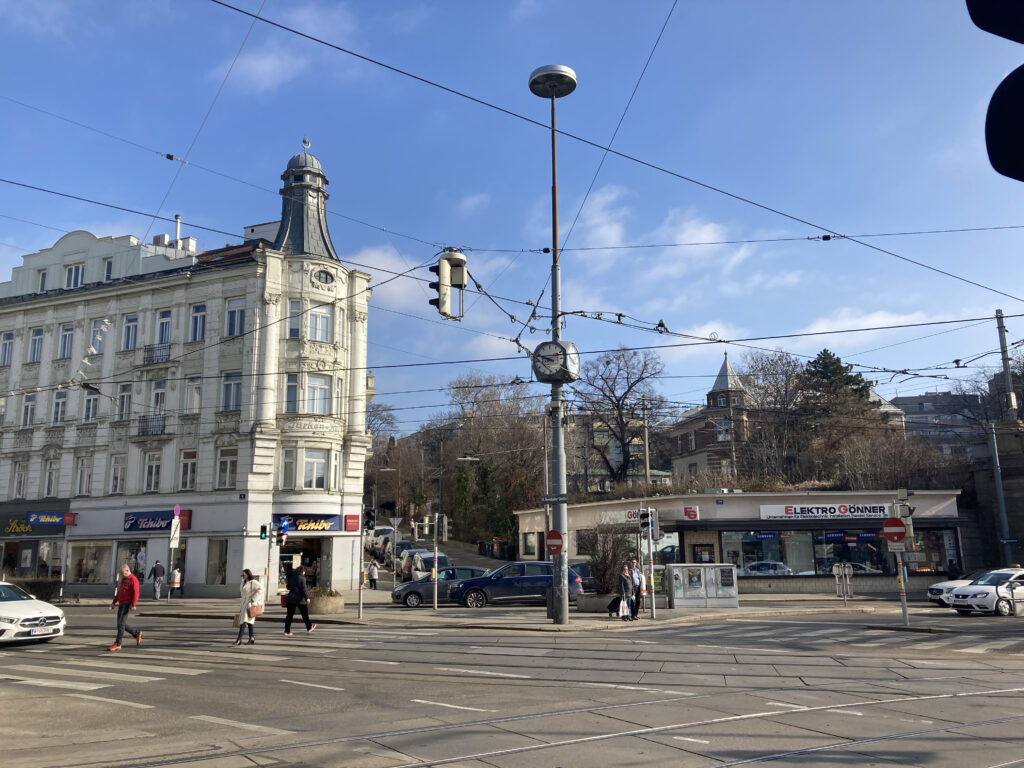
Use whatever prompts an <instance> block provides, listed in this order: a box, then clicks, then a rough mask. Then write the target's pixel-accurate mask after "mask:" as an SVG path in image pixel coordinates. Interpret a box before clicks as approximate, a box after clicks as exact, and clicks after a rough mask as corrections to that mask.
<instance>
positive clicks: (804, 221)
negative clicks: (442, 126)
mask: <svg viewBox="0 0 1024 768" xmlns="http://www.w3.org/2000/svg"><path fill="white" fill-rule="evenodd" d="M210 2H212V3H215V4H216V5H220V6H222V7H224V8H227V9H229V10H232V11H235V12H236V13H240V14H242V15H244V16H249V17H250V18H253V19H257V20H258V21H261V22H263V23H264V24H267V25H269V26H272V27H276V28H277V29H280V30H282V31H284V32H288V33H290V34H293V35H297V36H298V37H302V38H304V39H306V40H309V41H311V42H314V43H317V44H318V45H323V46H326V47H328V48H331V49H333V50H335V51H338V52H339V53H343V54H345V55H347V56H352V57H353V58H356V59H359V60H360V61H364V62H366V63H368V64H373V65H375V66H378V67H381V68H382V69H386V70H388V71H390V72H394V73H395V74H398V75H402V76H403V77H408V78H410V79H412V80H415V81H417V82H419V83H422V84H424V85H428V86H430V87H431V88H437V89H438V90H441V91H443V92H445V93H448V94H450V95H452V96H457V97H459V98H462V99H466V100H467V101H470V102H473V103H474V104H478V105H480V106H483V107H487V108H488V109H492V110H495V111H497V112H500V113H501V114H504V115H507V116H509V117H514V118H516V119H517V120H521V121H523V122H526V123H529V124H531V125H534V126H536V127H538V128H543V129H544V130H551V127H550V126H547V125H544V123H542V122H540V121H539V120H535V119H533V118H531V117H527V116H526V115H521V114H519V113H518V112H515V111H513V110H511V109H507V108H505V107H501V106H498V105H497V104H494V103H493V102H489V101H486V100H485V99H481V98H478V97H476V96H471V95H469V94H468V93H465V92H464V91H459V90H456V89H455V88H450V87H448V86H446V85H442V84H441V83H438V82H437V81H435V80H430V79H429V78H426V77H423V76H421V75H417V74H414V73H413V72H409V71H408V70H404V69H401V68H399V67H395V66H393V65H391V64H386V63H384V62H383V61H380V60H379V59H374V58H371V57H370V56H366V55H364V54H361V53H357V52H355V51H353V50H351V49H348V48H344V47H342V46H340V45H336V44H335V43H331V42H329V41H327V40H324V39H323V38H319V37H316V36H315V35H310V34H308V33H306V32H302V31H300V30H298V29H295V28H294V27H289V26H288V25H286V24H281V23H280V22H276V21H272V20H270V19H266V18H263V17H260V16H256V15H255V14H253V13H252V12H251V11H246V10H245V9H243V8H238V7H237V6H234V5H231V4H230V3H227V2H225V0H210ZM555 132H556V133H558V134H560V135H562V136H564V137H565V138H567V139H572V140H573V141H577V142H579V143H581V144H585V145H587V146H590V147H593V148H595V149H599V150H601V151H603V152H607V153H608V154H612V155H615V156H616V157H619V158H621V159H623V160H628V161H630V162H633V163H636V164H638V165H641V166H643V167H645V168H649V169H650V170H653V171H657V172H659V173H664V174H666V175H668V176H671V177H673V178H676V179H679V180H680V181H685V182H687V183H689V184H693V185H694V186H697V187H700V188H701V189H705V190H707V191H709V192H714V193H716V194H719V195H722V196H724V197H728V198H730V199H732V200H735V201H737V202H740V203H744V204H746V205H749V206H752V207H754V208H758V209H760V210H762V211H765V212H767V213H771V214H774V215H776V216H781V217H782V218H785V219H789V220H790V221H795V222H797V223H799V224H804V225H805V226H808V227H812V228H814V229H818V230H821V231H822V232H827V233H828V234H829V235H830V236H832V237H841V238H843V239H845V240H849V241H850V242H851V243H856V244H857V245H860V246H862V247H864V248H868V249H870V250H873V251H876V252H878V253H883V254H885V255H887V256H892V257H893V258H895V259H899V260H901V261H905V262H907V263H908V264H914V265H916V266H918V267H921V268H922V269H927V270H929V271H932V272H935V273H937V274H940V275H944V276H946V277H949V278H951V279H953V280H958V281H960V282H963V283H966V284H968V285H973V286H974V287H976V288H981V289H982V290H986V291H990V292H992V293H995V294H998V295H1000V296H1005V297H1006V298H1008V299H1013V300H1014V301H1020V302H1024V298H1021V297H1019V296H1015V295H1013V294H1011V293H1007V292H1005V291H1000V290H999V289H997V288H993V287H991V286H988V285H985V284H983V283H979V282H977V281H975V280H971V279H969V278H966V277H963V276H961V275H957V274H955V273H953V272H949V271H947V270H944V269H939V268H938V267H933V266H931V265H930V264H926V263H924V262H921V261H917V260H916V259H911V258H910V257H908V256H901V255H900V254H898V253H895V252H894V251H890V250H888V249H885V248H881V247H879V246H877V245H872V244H871V243H867V242H864V241H863V240H862V239H858V238H856V237H852V236H849V235H844V234H843V233H842V232H839V231H838V230H836V229H833V228H832V227H826V226H822V225H820V224H816V223H814V222H813V221H810V220H808V219H804V218H801V217H800V216H797V215H795V214H792V213H787V212H786V211H783V210H781V209H779V208H774V207H772V206H770V205H768V204H766V203H760V202H758V201H756V200H753V199H752V198H749V197H744V196H743V195H740V194H738V193H736V192H730V191H728V190H726V189H723V188H722V187H716V186H715V185H713V184H709V183H708V182H704V181H700V180H699V179H696V178H694V177H692V176H687V175H686V174H684V173H680V172H678V171H673V170H670V169H668V168H665V167H664V166H660V165H658V164H656V163H653V162H650V161H648V160H643V159H641V158H639V157H636V156H635V155H630V154H629V153H627V152H619V151H618V150H615V149H612V148H611V147H610V146H604V145H602V144H600V143H599V142H596V141H592V140H590V139H586V138H584V137H582V136H577V135H576V134H573V133H569V132H568V131H564V130H561V129H555Z"/></svg>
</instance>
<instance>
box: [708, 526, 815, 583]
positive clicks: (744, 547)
mask: <svg viewBox="0 0 1024 768" xmlns="http://www.w3.org/2000/svg"><path fill="white" fill-rule="evenodd" d="M722 549H723V550H724V551H725V561H726V562H728V563H734V564H735V565H736V569H737V572H738V573H739V575H740V576H792V575H794V574H804V573H807V572H810V573H811V574H813V573H814V555H813V538H812V533H811V531H725V532H723V533H722Z"/></svg>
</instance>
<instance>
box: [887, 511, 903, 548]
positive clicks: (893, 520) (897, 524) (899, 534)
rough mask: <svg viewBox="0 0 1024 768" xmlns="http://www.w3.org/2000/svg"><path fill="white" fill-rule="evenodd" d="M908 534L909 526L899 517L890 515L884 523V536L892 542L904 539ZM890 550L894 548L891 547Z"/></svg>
mask: <svg viewBox="0 0 1024 768" xmlns="http://www.w3.org/2000/svg"><path fill="white" fill-rule="evenodd" d="M906 535H907V526H906V524H905V523H904V522H903V521H902V520H900V519H899V518H898V517H890V518H889V519H887V520H886V521H885V523H884V524H883V525H882V537H883V538H885V539H887V540H888V541H891V542H894V543H895V542H899V541H903V537H904V536H906ZM889 551H890V552H891V551H892V549H891V548H890V550H889Z"/></svg>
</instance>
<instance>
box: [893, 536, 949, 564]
mask: <svg viewBox="0 0 1024 768" xmlns="http://www.w3.org/2000/svg"><path fill="white" fill-rule="evenodd" d="M910 550H911V547H907V551H906V552H904V553H903V564H904V565H905V566H906V567H907V571H908V572H910V573H945V572H946V567H947V566H948V564H949V561H950V560H958V559H959V558H958V557H957V554H956V534H955V532H954V531H952V530H950V529H946V530H939V531H914V547H913V551H910ZM888 560H889V565H890V567H891V568H892V569H893V570H894V571H895V568H896V555H889V557H888Z"/></svg>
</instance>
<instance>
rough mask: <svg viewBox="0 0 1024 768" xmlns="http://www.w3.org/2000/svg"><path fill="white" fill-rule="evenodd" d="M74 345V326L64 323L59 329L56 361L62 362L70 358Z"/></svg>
mask: <svg viewBox="0 0 1024 768" xmlns="http://www.w3.org/2000/svg"><path fill="white" fill-rule="evenodd" d="M74 345H75V326H74V325H72V324H71V323H65V324H64V325H62V326H61V327H60V344H59V346H58V348H57V359H58V360H64V359H67V358H69V357H71V350H72V348H73V347H74Z"/></svg>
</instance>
